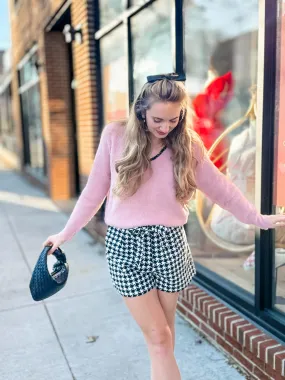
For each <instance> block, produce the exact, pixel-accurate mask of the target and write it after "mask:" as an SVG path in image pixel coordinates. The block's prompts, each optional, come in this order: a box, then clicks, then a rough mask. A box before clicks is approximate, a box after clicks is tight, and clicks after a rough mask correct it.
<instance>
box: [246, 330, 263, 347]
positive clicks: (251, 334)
mask: <svg viewBox="0 0 285 380" xmlns="http://www.w3.org/2000/svg"><path fill="white" fill-rule="evenodd" d="M261 334H262V332H261V331H260V330H259V329H257V328H255V329H254V331H251V332H249V333H247V334H246V336H245V342H244V345H245V347H246V348H247V349H248V351H250V338H251V337H253V336H256V335H261Z"/></svg>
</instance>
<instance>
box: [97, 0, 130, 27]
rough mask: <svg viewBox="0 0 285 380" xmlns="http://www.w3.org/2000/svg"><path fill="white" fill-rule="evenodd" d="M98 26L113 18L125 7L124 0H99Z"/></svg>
mask: <svg viewBox="0 0 285 380" xmlns="http://www.w3.org/2000/svg"><path fill="white" fill-rule="evenodd" d="M99 4H100V27H101V28H102V27H103V26H105V25H106V24H108V23H109V22H112V21H113V20H115V19H116V18H117V17H118V16H119V15H120V14H121V13H122V12H123V11H124V10H125V9H126V1H125V0H100V2H99Z"/></svg>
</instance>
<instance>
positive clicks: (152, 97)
mask: <svg viewBox="0 0 285 380" xmlns="http://www.w3.org/2000/svg"><path fill="white" fill-rule="evenodd" d="M156 102H173V103H180V105H181V112H182V114H183V117H182V120H180V121H179V122H178V124H177V126H176V127H175V128H174V129H173V130H172V131H171V132H170V133H169V134H168V135H167V137H166V138H165V143H166V145H167V147H168V148H170V149H171V151H172V161H173V172H174V179H175V192H176V199H177V200H178V202H180V203H181V204H182V205H183V206H187V204H188V202H189V200H190V198H191V197H192V195H193V194H194V192H195V190H196V184H195V176H194V169H195V166H196V164H197V158H196V157H195V155H194V154H193V150H194V149H193V146H194V143H196V144H198V147H201V149H199V150H200V151H201V152H202V154H204V153H205V151H204V147H203V144H202V142H201V139H200V137H199V136H198V135H197V134H196V133H195V132H194V131H193V129H192V121H191V119H192V118H191V114H192V109H191V108H190V99H189V95H188V94H187V92H186V89H185V86H184V84H183V83H181V82H178V81H174V80H169V79H162V80H158V81H156V82H154V83H146V84H145V85H144V86H143V88H142V90H141V92H140V94H139V95H138V97H137V98H136V99H135V101H134V103H133V105H132V107H131V111H130V116H129V119H128V120H127V121H126V125H125V134H124V141H125V146H124V151H123V156H122V158H121V159H120V160H118V161H117V162H116V164H115V168H116V171H117V173H118V177H117V183H116V185H115V187H114V189H113V192H114V194H115V195H117V196H120V197H128V196H132V195H133V194H135V193H136V191H137V190H138V188H139V187H140V186H141V184H142V182H143V180H144V175H145V173H146V171H147V170H148V169H149V170H150V173H151V161H150V159H149V156H150V154H151V135H150V133H151V132H149V131H148V130H147V128H146V123H145V121H144V120H140V118H138V116H137V114H138V113H140V114H141V115H142V117H143V118H145V115H146V111H147V110H148V109H150V108H151V107H152V105H153V104H154V103H156Z"/></svg>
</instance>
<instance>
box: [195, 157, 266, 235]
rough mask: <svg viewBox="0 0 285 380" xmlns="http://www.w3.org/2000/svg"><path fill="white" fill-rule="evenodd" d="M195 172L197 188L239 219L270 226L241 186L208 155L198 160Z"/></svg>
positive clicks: (257, 224) (262, 226)
mask: <svg viewBox="0 0 285 380" xmlns="http://www.w3.org/2000/svg"><path fill="white" fill-rule="evenodd" d="M195 174H196V186H197V189H198V190H201V191H202V192H203V193H204V194H205V195H206V196H207V197H209V198H210V199H211V200H212V201H213V202H215V203H217V204H218V205H219V206H220V207H222V208H223V209H225V210H227V211H229V212H230V213H232V214H233V215H234V216H235V217H236V218H237V219H238V220H239V221H241V222H243V223H246V224H253V225H255V226H257V227H259V228H262V229H268V228H269V225H268V222H267V221H266V218H265V217H264V215H261V214H260V213H259V212H258V211H257V209H256V208H255V206H254V205H253V204H252V203H250V202H249V201H248V200H247V199H246V197H245V196H244V195H243V194H242V192H241V191H240V190H239V188H238V187H237V186H236V185H234V184H233V183H232V182H231V181H230V180H229V179H228V178H227V177H226V176H225V175H224V174H222V173H221V172H220V171H219V169H217V168H216V166H215V165H214V164H213V163H212V162H211V160H210V159H209V157H208V155H205V157H204V158H203V159H201V160H200V161H199V160H198V164H197V167H196V173H195Z"/></svg>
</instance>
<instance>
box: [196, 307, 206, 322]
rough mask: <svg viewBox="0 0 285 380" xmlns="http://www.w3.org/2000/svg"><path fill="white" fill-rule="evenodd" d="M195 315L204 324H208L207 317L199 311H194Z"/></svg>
mask: <svg viewBox="0 0 285 380" xmlns="http://www.w3.org/2000/svg"><path fill="white" fill-rule="evenodd" d="M194 314H196V315H197V317H199V318H200V319H201V320H202V321H203V322H205V323H206V324H207V323H208V319H207V318H206V317H205V315H204V314H202V313H201V312H200V311H199V310H197V309H196V310H195V311H194Z"/></svg>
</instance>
